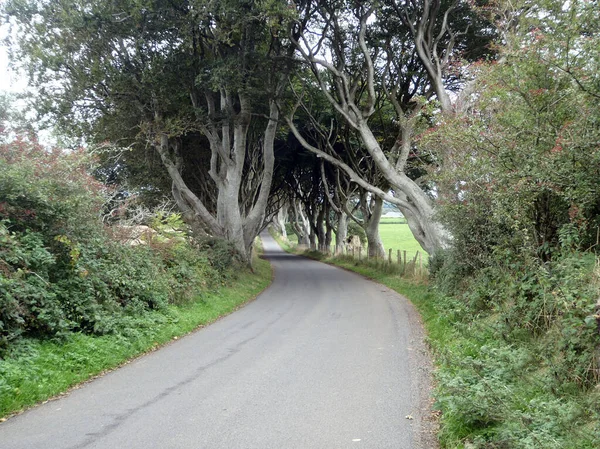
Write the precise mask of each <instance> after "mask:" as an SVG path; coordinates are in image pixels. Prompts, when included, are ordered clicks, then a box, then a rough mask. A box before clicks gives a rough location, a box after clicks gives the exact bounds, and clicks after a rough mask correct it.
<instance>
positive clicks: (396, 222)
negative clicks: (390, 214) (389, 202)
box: [379, 218, 427, 261]
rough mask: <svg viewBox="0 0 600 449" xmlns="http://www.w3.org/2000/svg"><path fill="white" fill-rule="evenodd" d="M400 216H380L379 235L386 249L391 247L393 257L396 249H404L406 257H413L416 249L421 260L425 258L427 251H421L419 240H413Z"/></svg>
mask: <svg viewBox="0 0 600 449" xmlns="http://www.w3.org/2000/svg"><path fill="white" fill-rule="evenodd" d="M400 220H403V219H400V218H382V219H381V222H380V223H379V235H380V236H381V241H382V242H383V247H384V248H385V250H386V251H388V250H389V249H392V252H393V255H394V257H396V251H397V250H400V251H406V256H407V258H411V259H412V258H413V257H414V256H415V254H416V253H417V251H419V252H420V253H421V257H422V258H423V261H426V260H427V253H426V252H425V251H423V248H421V245H419V242H417V241H416V240H415V238H414V237H413V235H412V232H411V230H410V229H409V227H408V225H407V224H406V223H401V221H400Z"/></svg>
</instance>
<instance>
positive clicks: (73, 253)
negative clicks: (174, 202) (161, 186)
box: [0, 137, 236, 356]
mask: <svg viewBox="0 0 600 449" xmlns="http://www.w3.org/2000/svg"><path fill="white" fill-rule="evenodd" d="M91 162H92V161H90V158H89V157H88V156H86V155H85V153H83V152H71V153H64V152H61V151H58V150H54V151H47V150H45V149H44V148H43V147H42V146H40V145H39V144H38V143H37V142H36V141H35V140H30V139H27V138H21V137H18V138H16V139H15V140H11V141H10V142H5V143H2V144H0V356H2V355H6V354H8V353H9V352H10V350H11V348H13V347H14V346H15V343H16V342H18V341H19V340H20V339H22V338H23V337H35V338H43V339H44V338H63V337H65V336H67V335H68V334H69V333H74V332H81V333H86V334H96V335H102V334H108V333H119V332H121V331H123V330H124V329H125V328H127V327H128V326H130V324H131V322H132V319H133V320H135V318H136V317H140V316H143V315H144V314H145V313H146V312H148V311H152V310H162V309H164V308H165V307H166V306H167V304H169V303H175V302H176V303H181V302H185V301H189V300H191V299H193V298H198V297H199V296H201V294H202V291H203V290H206V289H210V288H212V287H213V286H216V285H220V283H221V282H222V281H223V280H224V277H225V276H226V274H227V273H229V268H230V267H231V265H232V264H233V263H234V261H235V257H236V256H235V251H234V250H233V249H232V248H231V246H230V245H227V244H226V243H222V242H215V241H194V240H192V239H191V238H190V237H189V236H187V234H186V232H185V229H184V228H185V225H184V224H183V223H182V222H181V219H180V218H178V217H177V216H174V218H173V217H170V218H169V220H170V222H169V223H168V225H169V226H168V228H169V232H166V231H164V228H166V226H163V227H162V228H163V229H162V230H161V219H162V220H163V221H164V220H165V219H166V218H165V217H158V219H157V220H156V222H155V223H154V224H153V225H154V227H155V228H156V229H157V231H156V236H155V237H152V238H150V239H149V240H148V241H146V242H144V243H145V244H139V245H135V246H132V245H130V244H127V243H123V242H121V241H119V239H115V238H114V235H115V233H114V232H107V231H109V229H107V228H106V227H105V226H104V225H103V224H102V221H101V219H100V215H101V214H100V212H101V211H102V208H103V204H104V198H105V196H106V193H107V187H105V186H103V185H102V184H100V183H99V182H97V181H96V180H95V179H94V178H92V177H91V176H90V175H89V174H88V171H89V167H90V164H91ZM174 224H176V225H177V226H179V227H180V229H175V230H174V229H173V226H174ZM177 226H176V227H177ZM163 231H164V232H163ZM173 233H175V234H177V236H176V237H174V236H173V235H172V234H173ZM227 275H229V274H227Z"/></svg>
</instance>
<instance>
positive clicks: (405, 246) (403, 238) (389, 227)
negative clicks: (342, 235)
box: [288, 217, 427, 261]
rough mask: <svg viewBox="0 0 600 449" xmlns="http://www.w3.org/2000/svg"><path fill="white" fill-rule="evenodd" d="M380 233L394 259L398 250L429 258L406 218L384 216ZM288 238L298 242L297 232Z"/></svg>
mask: <svg viewBox="0 0 600 449" xmlns="http://www.w3.org/2000/svg"><path fill="white" fill-rule="evenodd" d="M379 235H380V236H381V241H382V242H383V247H384V248H385V250H386V251H388V250H389V249H390V248H391V249H392V252H393V254H394V260H395V258H396V251H397V250H400V251H406V257H407V258H411V259H412V258H413V257H414V256H415V254H416V253H417V251H419V252H420V253H421V257H422V258H423V261H426V260H427V253H426V252H425V251H423V249H422V248H421V245H419V243H418V242H417V241H416V240H415V238H414V237H413V235H412V232H410V229H409V228H408V225H407V224H406V221H405V220H404V218H388V217H385V218H382V219H381V222H380V223H379ZM288 239H289V241H290V242H292V243H296V235H295V234H290V235H288ZM334 240H335V236H334Z"/></svg>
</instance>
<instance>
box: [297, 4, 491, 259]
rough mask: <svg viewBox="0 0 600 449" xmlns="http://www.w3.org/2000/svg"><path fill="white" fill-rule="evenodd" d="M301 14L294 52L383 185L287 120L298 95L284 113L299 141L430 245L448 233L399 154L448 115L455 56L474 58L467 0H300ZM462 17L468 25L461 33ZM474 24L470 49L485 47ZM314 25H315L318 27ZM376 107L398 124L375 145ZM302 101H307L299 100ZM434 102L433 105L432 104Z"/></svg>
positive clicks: (454, 84) (484, 38) (487, 32)
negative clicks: (437, 117) (431, 122)
mask: <svg viewBox="0 0 600 449" xmlns="http://www.w3.org/2000/svg"><path fill="white" fill-rule="evenodd" d="M299 9H300V15H301V17H310V18H311V19H310V21H307V22H305V24H307V25H306V26H304V27H301V26H300V24H298V25H297V26H296V27H295V28H294V31H295V33H296V34H297V35H298V38H293V40H294V42H295V44H296V48H297V50H298V54H299V55H300V58H301V59H302V60H303V61H304V62H305V63H306V65H307V67H308V68H309V69H310V71H311V72H312V74H313V78H314V80H315V82H316V83H317V84H318V86H319V87H320V90H321V92H322V95H324V96H325V97H326V99H327V101H328V102H329V103H330V104H331V106H332V107H333V108H334V109H335V111H336V113H337V114H338V116H339V117H340V119H341V120H344V121H345V122H346V123H347V124H348V125H350V127H351V128H352V129H353V130H354V131H355V133H356V135H357V137H358V138H359V139H360V141H361V143H362V146H363V147H364V149H365V150H366V151H367V152H368V153H369V155H370V157H371V158H372V159H373V161H374V162H375V164H376V165H377V167H378V169H379V170H380V172H381V173H382V175H383V176H384V177H385V179H386V180H387V181H388V183H389V185H390V187H391V189H390V190H383V189H381V188H378V187H377V186H375V185H373V184H371V183H370V182H368V181H367V180H366V179H365V178H364V177H363V176H362V175H361V173H359V172H356V171H355V170H353V169H352V167H350V166H349V165H348V164H346V163H345V162H344V161H343V160H341V159H339V158H336V157H335V156H333V155H332V154H329V153H328V152H325V151H322V150H321V149H319V148H317V147H316V146H314V145H311V143H310V142H309V141H307V140H306V139H305V138H304V137H303V136H302V135H301V132H300V130H299V129H298V127H297V123H296V122H295V121H294V118H293V116H294V112H295V111H296V110H297V109H298V108H302V107H303V102H304V98H302V95H301V94H302V93H301V92H300V93H299V99H298V101H297V103H296V106H295V108H292V113H291V114H290V115H289V116H288V117H286V121H287V123H288V125H289V126H290V128H291V129H292V131H293V132H294V134H295V135H296V137H297V138H298V139H299V140H300V141H301V142H302V144H303V146H304V147H305V148H307V149H309V150H310V151H312V152H314V153H316V154H318V155H320V156H321V157H323V158H324V159H325V160H327V161H328V162H330V163H332V164H335V165H337V166H338V167H340V168H341V169H343V170H344V171H345V172H346V173H347V174H348V175H349V176H350V178H351V179H352V181H353V182H355V183H357V184H358V185H360V186H361V187H362V188H364V189H367V190H368V191H370V192H371V193H373V194H376V195H378V196H380V197H381V198H383V199H385V200H387V201H389V202H391V203H393V204H395V205H396V206H398V208H399V209H400V210H401V211H402V213H403V214H404V216H405V217H406V219H407V221H408V225H409V227H410V229H411V230H412V232H413V234H414V236H415V238H416V239H417V240H418V241H419V243H420V244H421V246H422V247H423V249H425V251H427V252H428V253H430V254H431V253H433V252H435V251H436V250H437V249H438V248H440V247H442V246H444V244H445V239H446V237H447V236H446V232H445V230H444V229H443V227H442V226H441V225H440V224H439V223H438V222H437V220H436V219H435V207H434V202H433V199H432V197H431V196H430V195H429V194H428V189H427V188H426V186H425V185H424V184H423V182H422V180H413V179H411V177H410V176H408V175H407V160H408V158H409V156H410V154H411V153H412V152H414V151H415V149H416V148H415V141H414V137H415V134H416V133H417V131H418V130H419V126H420V125H422V124H425V125H427V124H428V123H427V122H428V118H430V117H431V116H432V114H434V113H436V112H439V113H442V114H451V113H452V112H453V105H452V101H451V97H450V94H449V92H448V89H449V88H452V87H458V86H459V85H460V78H459V77H457V76H456V74H453V73H452V71H451V68H452V66H453V63H454V62H455V58H458V57H459V56H461V55H463V56H471V57H478V56H479V55H480V53H481V52H477V51H471V52H470V54H468V52H467V50H472V49H471V47H469V44H471V43H472V42H473V41H472V39H471V40H470V39H469V38H472V37H473V36H472V29H473V28H476V29H477V30H478V31H481V30H483V29H484V28H485V27H482V26H480V25H481V24H479V23H477V24H475V23H474V22H475V20H474V19H473V17H474V16H473V14H472V13H471V12H470V9H469V7H468V4H467V3H466V2H465V3H463V2H460V1H456V2H452V3H446V2H441V1H439V0H424V1H422V2H409V1H406V2H402V1H384V2H381V3H375V2H360V3H353V2H347V1H344V0H333V1H319V0H315V1H305V2H301V3H300V6H299ZM470 25H476V26H473V27H472V28H471V31H469V28H470ZM489 28H491V27H488V29H486V30H485V32H481V33H480V36H479V38H480V39H479V42H478V43H477V45H476V46H473V47H477V48H482V47H485V44H487V43H488V42H489V40H490V37H491V36H492V35H493V33H492V32H491V31H490V29H489ZM317 30H322V31H317ZM383 105H389V106H391V107H392V110H393V111H394V118H395V122H396V124H397V129H396V130H395V132H394V135H395V138H394V139H393V140H392V141H391V142H389V145H386V146H384V145H382V143H383V141H382V139H381V136H379V135H377V133H376V132H374V129H373V127H372V122H371V121H370V119H372V117H373V116H374V114H375V113H376V111H377V110H378V109H379V108H381V107H382V106H383ZM305 109H306V108H305ZM436 110H437V111H436Z"/></svg>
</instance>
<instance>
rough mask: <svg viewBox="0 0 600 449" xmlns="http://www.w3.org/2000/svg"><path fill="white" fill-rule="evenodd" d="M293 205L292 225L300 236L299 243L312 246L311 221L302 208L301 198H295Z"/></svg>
mask: <svg viewBox="0 0 600 449" xmlns="http://www.w3.org/2000/svg"><path fill="white" fill-rule="evenodd" d="M292 207H293V211H294V220H293V221H292V227H293V228H294V232H295V233H296V236H297V237H298V245H303V246H306V247H310V232H311V230H310V223H309V221H308V218H306V215H305V214H304V211H303V210H302V203H301V202H300V200H295V201H293V202H292Z"/></svg>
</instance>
